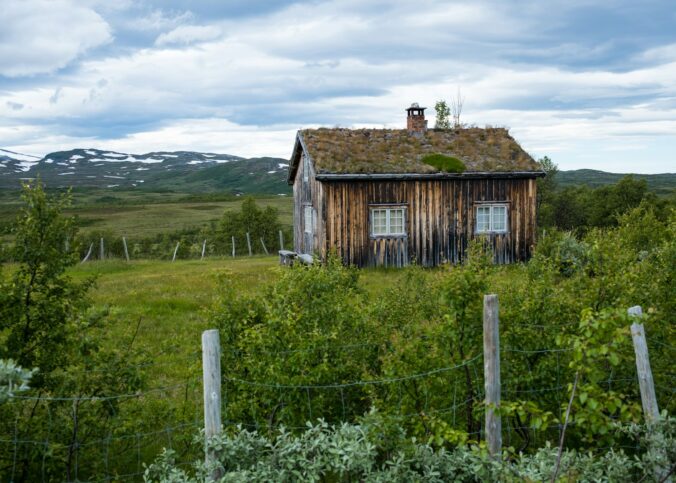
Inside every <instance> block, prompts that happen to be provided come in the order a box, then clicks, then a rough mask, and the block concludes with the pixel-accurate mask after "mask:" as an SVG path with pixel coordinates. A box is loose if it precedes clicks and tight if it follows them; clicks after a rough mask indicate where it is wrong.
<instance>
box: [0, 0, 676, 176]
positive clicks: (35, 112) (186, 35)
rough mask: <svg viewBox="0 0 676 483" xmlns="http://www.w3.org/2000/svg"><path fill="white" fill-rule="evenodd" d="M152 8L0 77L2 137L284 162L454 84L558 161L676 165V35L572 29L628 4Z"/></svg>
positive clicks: (391, 121) (469, 103) (518, 0)
mask: <svg viewBox="0 0 676 483" xmlns="http://www.w3.org/2000/svg"><path fill="white" fill-rule="evenodd" d="M31 1H32V0H31ZM59 1H61V2H63V0H59ZM82 1H83V2H85V3H84V4H83V3H79V4H78V5H89V6H91V8H95V9H96V10H97V11H98V12H103V11H104V10H101V8H102V7H101V5H102V4H101V3H100V2H99V0H82ZM152 2H153V0H146V1H144V2H143V3H138V4H134V5H128V6H127V7H128V8H127V9H126V10H124V9H121V10H119V11H115V12H114V13H111V14H110V16H107V17H106V20H107V21H109V22H112V25H115V28H116V32H117V34H118V36H121V35H127V37H126V38H125V39H121V40H118V41H116V42H115V44H113V45H109V46H106V47H105V48H104V49H99V50H98V51H97V52H96V55H95V56H94V55H90V56H86V57H84V56H82V55H81V54H80V55H79V58H78V59H77V61H75V62H72V61H71V64H70V65H69V68H68V69H63V70H62V71H59V72H57V73H56V74H54V75H53V76H52V77H44V78H39V79H35V78H34V79H30V82H29V80H27V79H21V80H16V81H15V80H8V79H4V80H3V79H2V78H0V132H4V133H6V134H7V133H10V132H11V133H15V134H16V136H15V135H14V134H12V139H14V141H13V142H14V143H15V145H17V146H22V147H23V148H25V149H24V150H26V151H28V152H35V150H31V149H29V147H30V145H31V143H34V144H35V145H36V146H37V145H40V146H43V145H46V144H47V141H46V140H51V141H53V142H54V143H58V144H55V147H54V149H55V148H56V146H57V145H58V146H62V145H64V144H68V143H73V144H71V145H69V147H76V146H78V145H84V144H86V145H88V146H89V145H95V143H98V144H96V145H98V146H101V147H106V146H108V147H109V148H110V149H112V148H114V147H117V148H119V149H122V150H127V151H149V150H152V149H193V150H205V151H206V150H211V151H217V152H230V153H232V154H239V155H243V156H250V155H254V154H270V155H281V156H288V152H287V151H288V150H289V149H290V146H289V144H290V143H291V140H292V139H293V132H294V131H295V130H296V129H298V128H302V127H311V126H318V125H324V126H334V125H341V126H346V127H361V126H373V127H383V126H386V127H391V128H401V127H403V126H404V117H403V116H404V113H403V108H404V107H406V106H408V105H409V104H410V103H411V102H413V101H417V102H420V103H421V104H424V105H426V106H427V107H429V108H430V109H429V110H428V113H431V114H433V112H432V109H431V107H432V106H433V105H434V102H435V101H436V100H438V99H442V98H446V99H449V98H450V97H452V96H453V95H454V93H455V92H456V88H457V87H458V86H459V87H461V88H462V92H463V94H464V95H465V97H466V103H465V110H464V113H463V116H464V121H465V122H468V123H476V124H477V125H480V126H483V125H486V124H493V125H506V126H509V127H511V128H512V131H513V133H514V134H515V137H516V138H517V139H518V140H519V141H520V142H521V143H522V144H523V145H524V147H525V148H526V149H527V150H529V151H531V152H532V153H533V154H535V155H544V154H552V153H557V156H561V158H559V159H556V162H559V163H560V164H561V166H562V168H563V169H566V168H567V167H568V166H573V165H575V164H574V163H576V162H578V161H579V160H581V159H588V156H589V155H590V154H591V153H598V155H599V156H600V159H607V160H612V161H613V162H614V160H615V159H618V157H617V156H619V155H617V156H615V155H613V156H609V155H608V153H609V152H611V151H612V150H613V149H616V150H621V147H622V146H626V147H627V152H629V151H630V150H634V151H633V152H635V150H636V149H638V147H640V146H643V147H646V152H650V153H651V156H653V157H652V158H651V161H652V162H653V164H650V163H642V164H641V166H640V169H643V170H653V171H655V170H659V169H660V166H668V165H669V163H672V164H673V155H671V154H669V149H668V148H672V149H671V151H673V150H674V149H676V141H674V136H673V135H670V134H669V133H670V132H674V130H675V129H676V126H675V125H674V121H673V119H676V84H674V82H673V79H674V78H676V55H674V44H668V43H667V42H665V38H666V39H671V40H669V41H672V42H673V37H669V36H666V37H665V36H664V35H663V33H662V34H660V33H659V32H657V33H655V35H654V38H653V37H651V35H652V31H653V30H654V29H655V28H654V27H652V26H650V27H646V29H645V32H644V34H643V35H642V36H638V35H634V36H633V37H627V38H626V39H617V38H611V37H608V38H606V37H603V36H598V35H596V33H594V32H587V31H585V30H584V29H583V28H580V29H577V26H578V25H589V24H590V22H589V21H588V20H587V21H586V23H585V21H584V19H580V18H578V17H579V16H580V15H583V14H579V13H576V12H578V11H581V12H586V11H588V10H589V9H592V8H593V9H594V11H595V14H594V15H595V16H596V17H595V18H602V17H603V15H604V14H605V13H606V10H607V11H609V10H613V12H615V11H616V12H618V15H620V14H621V15H625V16H626V8H624V7H623V5H622V0H616V1H615V2H614V3H613V5H612V7H613V8H612V9H610V8H609V7H608V5H605V6H604V7H595V2H593V0H576V1H574V2H570V1H563V0H554V1H553V2H551V3H548V5H547V8H544V7H543V6H541V5H540V3H539V2H534V1H532V0H514V2H515V3H514V4H512V5H511V6H505V5H504V4H503V3H502V2H494V1H491V0H477V1H476V2H471V3H470V2H454V3H452V4H448V3H447V2H436V1H433V0H418V1H417V2H415V3H414V4H411V3H410V2H407V1H403V0H401V1H400V0H387V1H385V0H381V1H374V2H363V1H361V0H342V1H325V2H306V3H304V4H303V5H290V6H283V5H282V2H277V4H276V5H275V8H272V7H271V8H269V9H263V10H264V12H263V13H260V14H259V13H256V12H258V10H255V9H254V11H253V12H249V14H248V15H244V13H246V12H239V10H238V16H229V15H226V14H223V13H222V12H220V10H219V8H220V7H219V5H220V2H214V3H213V4H212V5H211V6H209V9H211V10H209V9H207V6H205V3H201V4H200V7H199V8H203V9H207V10H208V11H209V12H211V13H210V14H209V15H206V14H205V13H204V12H205V11H207V10H199V9H198V7H197V6H196V7H195V10H194V12H195V13H194V14H193V13H191V12H189V11H186V10H183V9H184V8H189V7H190V5H189V4H188V3H187V2H179V1H178V0H177V1H175V2H174V3H162V6H166V5H170V6H171V7H173V8H175V9H176V10H162V9H155V10H152V9H153V4H152ZM263 3H264V2H261V5H262V4H263ZM157 5H159V4H157ZM195 5H196V4H195ZM238 5H239V6H238V8H241V9H245V7H246V5H247V2H244V1H242V2H239V3H238ZM637 8H638V7H637ZM604 9H605V10H604ZM200 12H202V13H200ZM219 12H220V13H219ZM649 13H650V15H647V14H646V19H645V20H646V22H647V21H648V20H650V19H649V18H648V17H650V18H652V13H653V10H651V11H649ZM141 14H143V15H141ZM576 15H578V17H576ZM113 17H114V21H113V20H111V18H113ZM136 17H138V19H136ZM550 20H551V21H550ZM199 22H201V23H202V25H197V23H199ZM129 25H133V26H134V28H138V29H141V30H139V31H134V32H132V31H131V30H130V29H131V27H129ZM646 25H648V23H646ZM650 25H652V24H650ZM118 26H120V28H121V29H122V30H119V29H118ZM658 27H659V25H658ZM125 29H126V30H125ZM576 29H577V30H576ZM226 34H227V35H226ZM0 35H2V34H0ZM130 37H133V39H132V40H129V38H130ZM639 37H640V42H638V43H636V42H635V41H634V39H638V38H639ZM646 39H647V40H646ZM665 44H666V45H665ZM617 59H621V60H622V62H621V63H619V64H618V63H616V60H617ZM1 62H2V61H0V63H1ZM618 65H619V67H618ZM3 82H4V84H3ZM12 103H14V104H12ZM15 104H21V105H24V106H25V107H24V108H23V109H20V110H16V109H13V108H12V106H13V105H15ZM430 117H431V119H430V125H433V122H434V120H433V117H432V116H430ZM17 126H23V129H14V130H12V129H13V128H15V127H17ZM30 127H34V128H35V129H29V128H30ZM3 130H4V131H3ZM17 133H18V134H17ZM7 135H9V134H7ZM78 140H80V141H78ZM3 142H4V141H3ZM93 143H94V144H93ZM109 143H110V144H109ZM125 146H126V147H125ZM144 146H147V148H144ZM26 147H28V148H26ZM19 150H20V149H19ZM47 150H51V149H47ZM603 156H605V158H603ZM610 166H611V167H612V166H614V165H610ZM596 167H598V168H602V166H600V165H597V166H596ZM634 169H638V168H634ZM664 169H666V168H662V170H664Z"/></svg>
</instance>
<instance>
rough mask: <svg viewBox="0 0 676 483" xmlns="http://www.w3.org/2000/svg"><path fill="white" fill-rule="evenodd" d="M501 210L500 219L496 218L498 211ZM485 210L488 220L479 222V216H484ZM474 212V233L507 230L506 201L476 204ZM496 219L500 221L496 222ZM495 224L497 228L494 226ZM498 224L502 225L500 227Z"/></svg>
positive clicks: (507, 207)
mask: <svg viewBox="0 0 676 483" xmlns="http://www.w3.org/2000/svg"><path fill="white" fill-rule="evenodd" d="M501 210H503V215H502V220H496V218H497V217H499V216H500V215H499V214H498V213H499V211H501ZM486 211H487V214H488V220H487V221H486V220H484V221H483V222H480V219H481V217H482V216H485V214H486V213H485V212H486ZM482 212H484V213H482ZM475 213H476V218H475V225H476V226H475V229H474V232H475V233H477V234H479V235H485V234H490V233H507V232H508V231H509V206H508V205H507V203H481V204H478V205H476V212H475ZM496 221H502V223H496ZM496 225H497V226H498V228H496ZM500 225H502V228H499V226H500Z"/></svg>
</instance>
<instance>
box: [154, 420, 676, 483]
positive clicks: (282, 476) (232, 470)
mask: <svg viewBox="0 0 676 483" xmlns="http://www.w3.org/2000/svg"><path fill="white" fill-rule="evenodd" d="M674 426H675V424H674V419H673V418H671V419H668V420H667V421H665V423H663V425H662V427H660V428H659V434H660V435H661V439H660V442H661V443H660V444H661V446H660V448H655V447H654V446H653V447H652V450H648V451H646V447H647V444H646V442H648V443H652V444H654V441H655V440H654V438H652V439H650V440H647V438H646V433H645V432H644V431H641V430H640V429H639V428H636V429H635V430H634V431H635V434H638V435H640V438H639V444H641V443H643V447H642V452H641V456H640V458H636V459H635V458H633V457H631V456H628V455H626V454H625V453H624V452H623V451H622V450H619V451H615V450H613V449H612V448H611V449H610V450H608V451H606V452H602V453H597V454H594V453H578V452H577V451H574V450H568V451H565V452H564V453H563V455H562V458H561V465H560V470H559V473H558V479H557V481H599V482H623V481H626V482H631V481H636V480H637V478H639V477H641V476H643V475H644V472H645V471H646V470H649V469H650V468H654V467H655V466H654V465H655V463H656V460H655V456H654V454H655V453H654V451H655V450H659V452H661V453H662V454H664V455H671V456H673V455H674V447H675V444H674ZM379 434H380V432H379V430H378V428H377V427H372V426H370V425H369V424H362V425H349V424H342V425H338V426H330V425H328V424H327V423H326V422H324V421H319V422H317V423H315V424H309V423H308V425H307V428H306V430H305V431H304V432H302V433H300V434H293V433H289V432H287V431H286V430H284V429H280V430H279V431H278V432H276V433H275V434H274V435H272V436H264V435H261V434H260V433H258V432H257V431H249V430H246V429H243V428H241V427H237V428H236V429H235V430H234V431H233V432H231V433H225V434H223V435H221V436H216V437H214V438H212V439H211V440H210V441H209V444H208V447H209V448H210V449H211V450H213V452H214V454H215V457H216V461H215V462H214V463H213V464H211V465H205V464H204V463H203V462H202V461H199V462H196V463H195V464H194V465H193V468H194V475H191V474H189V473H188V472H187V471H185V470H183V469H181V468H179V467H178V466H176V464H175V460H174V457H175V453H174V452H173V451H171V450H165V451H164V452H163V454H162V455H161V456H160V457H159V458H158V459H157V460H156V462H155V463H153V464H152V465H150V466H149V467H147V468H146V471H145V474H144V480H145V481H146V482H154V481H158V482H159V481H162V482H165V481H172V482H197V481H207V480H208V479H209V477H210V476H211V475H212V474H214V472H216V473H217V474H219V475H220V480H219V481H231V482H244V481H278V482H291V481H318V482H319V481H321V482H337V481H345V482H347V481H364V482H398V481H406V482H408V481H420V482H423V481H425V482H445V481H463V482H465V481H466V482H479V481H505V482H519V481H548V480H550V479H551V478H552V476H553V473H554V468H555V467H556V460H557V449H556V448H552V447H549V446H546V447H544V448H540V449H539V450H537V452H535V453H534V454H532V455H524V454H514V455H510V454H509V453H508V452H505V454H504V455H503V459H502V460H496V459H492V458H490V457H489V456H488V454H487V453H486V451H485V449H483V448H481V447H478V446H471V447H467V446H462V447H458V448H456V449H454V450H452V451H447V450H445V449H439V450H434V449H433V448H432V447H431V446H429V445H426V444H421V443H418V442H416V441H415V440H410V439H409V440H407V439H403V438H402V439H400V440H399V441H397V448H396V450H395V451H394V452H393V453H392V454H390V455H389V456H387V457H386V458H385V459H383V460H381V459H380V456H381V455H382V447H381V444H380V439H379ZM648 434H655V430H654V429H653V431H651V432H650V433H648ZM202 442H203V438H201V437H200V438H199V439H198V440H197V443H198V444H201V443H202ZM667 457H668V456H667ZM672 461H673V460H672ZM657 462H658V463H664V458H663V459H661V460H657Z"/></svg>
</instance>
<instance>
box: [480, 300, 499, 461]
mask: <svg viewBox="0 0 676 483" xmlns="http://www.w3.org/2000/svg"><path fill="white" fill-rule="evenodd" d="M499 326H500V321H499V317H498V296H497V295H495V294H489V295H484V388H485V393H486V443H487V444H488V452H489V453H490V455H491V456H493V457H494V458H500V455H501V453H502V421H501V419H500V414H499V413H498V412H497V409H498V408H499V407H500V329H499Z"/></svg>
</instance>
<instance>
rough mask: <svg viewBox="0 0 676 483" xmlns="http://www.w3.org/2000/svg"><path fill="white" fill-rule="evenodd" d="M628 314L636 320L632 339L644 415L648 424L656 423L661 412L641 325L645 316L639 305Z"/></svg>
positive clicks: (632, 326) (632, 328) (633, 325)
mask: <svg viewBox="0 0 676 483" xmlns="http://www.w3.org/2000/svg"><path fill="white" fill-rule="evenodd" d="M627 312H628V313H629V315H630V316H631V317H632V318H633V319H635V320H636V322H634V323H633V324H631V338H632V340H633V341H634V352H635V353H636V372H637V374H638V384H639V387H640V388H641V403H642V404H643V414H644V416H645V422H646V423H647V424H651V423H654V422H656V421H657V420H658V418H659V417H660V411H659V409H658V407H657V397H656V396H655V383H654V382H653V373H652V371H651V370H650V359H649V358H648V344H647V343H646V340H645V331H644V330H643V324H642V323H640V320H641V317H642V316H643V310H641V307H640V306H639V305H636V306H634V307H630V308H629V309H628V310H627Z"/></svg>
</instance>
